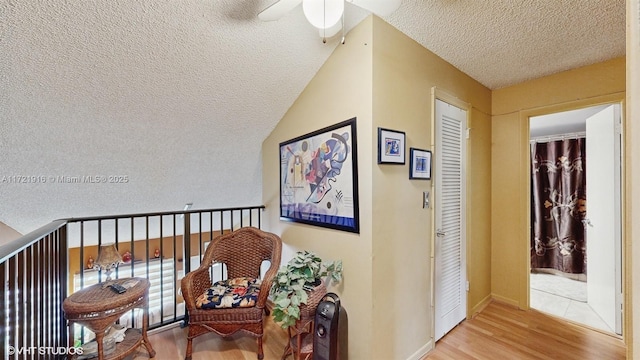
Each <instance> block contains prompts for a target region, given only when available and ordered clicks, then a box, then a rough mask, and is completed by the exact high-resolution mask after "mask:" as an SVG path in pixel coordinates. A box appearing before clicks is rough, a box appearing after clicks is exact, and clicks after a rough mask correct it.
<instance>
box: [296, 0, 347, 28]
mask: <svg viewBox="0 0 640 360" xmlns="http://www.w3.org/2000/svg"><path fill="white" fill-rule="evenodd" d="M302 11H303V12H304V16H305V17H306V18H307V20H309V22H310V23H311V25H313V26H315V27H317V28H318V29H327V28H330V27H332V26H333V25H335V24H337V23H338V21H340V18H341V17H342V13H343V12H344V0H303V1H302Z"/></svg>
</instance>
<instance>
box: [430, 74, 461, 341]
mask: <svg viewBox="0 0 640 360" xmlns="http://www.w3.org/2000/svg"><path fill="white" fill-rule="evenodd" d="M436 100H441V101H444V102H446V103H448V104H451V105H453V106H456V107H458V108H460V109H462V110H465V111H466V114H467V117H466V119H465V124H464V126H465V128H466V129H467V133H466V139H465V141H467V140H468V138H469V131H470V129H469V117H470V111H471V105H470V104H469V103H466V102H464V101H462V100H460V99H458V98H457V97H455V96H454V95H452V94H450V93H448V92H446V91H444V90H442V89H439V88H437V87H435V86H434V87H432V88H431V146H430V150H431V151H432V153H433V154H434V155H435V156H437V154H436V153H435V147H436V130H435V127H436ZM468 148H469V147H468V146H465V154H464V156H463V164H462V166H463V169H465V173H466V168H467V163H466V159H468ZM434 159H435V157H434ZM434 164H435V163H434ZM437 172H438V169H436V168H435V167H434V170H433V171H432V173H437ZM467 179H468V176H465V177H464V180H463V181H464V183H463V188H464V189H465V190H464V195H463V196H464V199H465V201H466V200H467V199H466V197H467V192H466V188H467ZM435 186H436V181H435V177H432V181H431V194H435ZM431 198H432V199H433V200H434V201H433V206H432V211H431V224H433V226H432V227H431V228H432V231H431V234H430V235H431V236H430V237H431V239H430V245H431V249H430V251H431V254H430V261H431V264H430V265H431V339H432V342H433V344H435V333H436V329H435V318H436V307H435V305H436V296H435V245H436V229H435V224H436V221H435V216H436V212H435V207H436V206H438V204H437V203H436V202H435V199H436V196H435V195H432V196H431ZM467 215H468V209H467V208H466V207H465V214H464V216H463V222H464V223H463V228H465V229H466V227H467V226H466V225H467V219H468V218H469V217H468V216H467ZM462 252H463V260H464V262H465V264H464V271H465V273H464V279H465V282H466V283H467V284H468V276H467V273H466V271H467V266H466V265H467V232H466V231H463V235H462ZM466 294H467V295H468V288H467V289H466ZM464 307H465V314H466V317H467V318H469V307H468V299H467V296H465V303H464Z"/></svg>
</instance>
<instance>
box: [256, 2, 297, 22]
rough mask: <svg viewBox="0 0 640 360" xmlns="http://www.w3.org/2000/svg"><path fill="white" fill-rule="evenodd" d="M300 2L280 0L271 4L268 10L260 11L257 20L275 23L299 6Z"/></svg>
mask: <svg viewBox="0 0 640 360" xmlns="http://www.w3.org/2000/svg"><path fill="white" fill-rule="evenodd" d="M300 3H302V0H280V1H277V2H275V3H273V4H272V5H271V6H269V7H268V8H266V9H264V10H262V11H261V12H260V13H259V14H258V18H259V19H260V20H262V21H275V20H278V19H280V18H281V17H283V16H284V15H285V14H286V13H288V12H289V11H291V10H293V8H295V7H296V6H298V5H300Z"/></svg>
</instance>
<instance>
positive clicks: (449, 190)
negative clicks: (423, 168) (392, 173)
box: [434, 99, 467, 341]
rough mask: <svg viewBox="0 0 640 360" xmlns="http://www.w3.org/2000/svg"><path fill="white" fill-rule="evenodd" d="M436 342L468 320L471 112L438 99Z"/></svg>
mask: <svg viewBox="0 0 640 360" xmlns="http://www.w3.org/2000/svg"><path fill="white" fill-rule="evenodd" d="M435 106H436V111H435V154H434V159H435V169H434V172H435V174H434V176H435V179H434V180H435V201H436V202H435V208H434V211H435V231H436V236H435V254H434V255H435V284H434V285H435V286H434V292H435V340H436V341H437V340H438V339H440V338H441V337H442V336H444V335H445V334H446V333H447V332H449V331H450V330H451V329H453V328H454V327H455V326H456V325H458V324H459V323H460V322H461V321H462V320H464V318H465V317H466V308H467V289H466V284H467V279H466V257H465V154H466V150H465V145H466V123H467V112H466V111H465V110H462V109H460V108H458V107H456V106H453V105H451V104H448V103H446V102H443V101H441V100H438V99H436V104H435Z"/></svg>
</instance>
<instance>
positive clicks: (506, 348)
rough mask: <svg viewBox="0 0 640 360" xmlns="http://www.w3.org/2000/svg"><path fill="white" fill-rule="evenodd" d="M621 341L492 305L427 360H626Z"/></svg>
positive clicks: (445, 339) (441, 343) (534, 313)
mask: <svg viewBox="0 0 640 360" xmlns="http://www.w3.org/2000/svg"><path fill="white" fill-rule="evenodd" d="M625 352H626V350H625V347H624V344H623V342H622V340H620V339H618V338H617V337H614V336H610V335H607V334H603V333H601V332H598V331H594V330H589V329H587V328H584V327H580V326H578V325H575V324H572V323H569V322H566V321H562V320H560V319H557V318H554V317H551V316H548V315H545V314H543V313H541V312H538V311H535V310H531V311H523V310H519V309H516V308H514V307H511V306H509V305H505V304H502V303H498V302H492V303H491V304H489V306H487V307H486V308H485V309H484V310H483V311H482V312H481V313H480V314H478V315H477V316H476V317H474V318H473V319H471V320H467V321H464V322H462V323H461V324H460V325H458V326H457V327H456V328H454V329H453V330H452V331H451V332H450V333H448V334H447V335H445V336H444V337H443V338H442V339H440V341H438V342H437V343H436V348H435V349H434V350H433V351H431V353H429V354H428V355H427V356H426V357H425V358H424V359H423V360H463V359H492V360H494V359H518V360H527V359H532V360H533V359H549V360H556V359H563V360H572V359H575V360H590V359H593V360H602V359H608V360H609V359H610V360H614V359H624V358H625V356H626V355H625Z"/></svg>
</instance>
